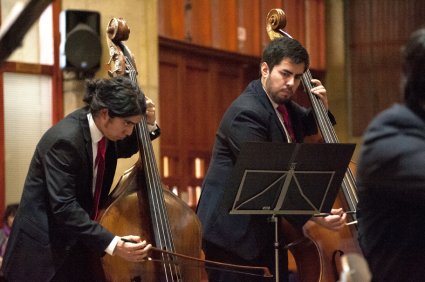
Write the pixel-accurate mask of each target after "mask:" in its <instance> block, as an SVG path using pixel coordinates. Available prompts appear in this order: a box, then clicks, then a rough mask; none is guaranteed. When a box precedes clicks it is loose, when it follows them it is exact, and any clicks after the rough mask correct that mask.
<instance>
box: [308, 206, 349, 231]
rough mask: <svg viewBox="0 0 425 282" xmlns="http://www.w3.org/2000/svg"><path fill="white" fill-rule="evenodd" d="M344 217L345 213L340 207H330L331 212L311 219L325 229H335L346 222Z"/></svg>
mask: <svg viewBox="0 0 425 282" xmlns="http://www.w3.org/2000/svg"><path fill="white" fill-rule="evenodd" d="M346 217H347V214H346V213H345V212H344V211H343V210H342V208H339V209H332V210H331V214H330V215H328V216H324V217H313V218H312V219H311V220H312V221H314V222H316V223H317V224H319V225H321V226H323V227H325V228H327V229H330V230H334V231H337V230H339V229H341V228H342V227H343V226H344V225H345V224H346Z"/></svg>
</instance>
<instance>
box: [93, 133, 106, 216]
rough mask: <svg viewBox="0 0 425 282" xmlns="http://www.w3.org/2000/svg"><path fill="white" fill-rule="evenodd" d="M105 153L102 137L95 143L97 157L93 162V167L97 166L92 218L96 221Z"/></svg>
mask: <svg viewBox="0 0 425 282" xmlns="http://www.w3.org/2000/svg"><path fill="white" fill-rule="evenodd" d="M105 152H106V139H105V137H102V139H100V141H99V142H98V143H97V156H96V161H95V162H94V165H95V167H96V166H97V176H96V184H95V190H94V203H93V206H94V216H93V219H95V220H96V219H97V216H98V210H99V200H100V194H101V192H102V184H103V174H104V172H105Z"/></svg>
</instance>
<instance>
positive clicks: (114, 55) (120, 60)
mask: <svg viewBox="0 0 425 282" xmlns="http://www.w3.org/2000/svg"><path fill="white" fill-rule="evenodd" d="M106 33H107V42H108V47H109V54H110V61H109V63H108V64H109V66H110V70H109V75H110V76H127V77H129V78H130V79H132V80H133V81H136V82H137V69H136V65H135V62H134V57H133V55H132V54H131V52H130V50H129V48H127V46H125V45H124V44H123V42H122V41H125V40H127V39H128V37H129V33H130V29H129V28H128V26H127V23H126V21H125V20H123V19H121V18H120V19H118V18H113V19H111V21H110V22H109V24H108V26H107V30H106ZM135 130H136V134H137V139H138V146H139V154H140V156H139V161H138V162H137V163H136V165H135V166H134V167H133V168H131V169H130V170H128V171H127V172H125V174H124V175H123V176H122V177H121V179H120V181H119V183H118V184H117V186H116V187H115V188H114V190H113V191H112V192H111V195H110V197H109V200H108V203H107V204H106V207H105V208H104V209H103V211H102V213H101V216H100V219H99V223H100V224H101V225H102V226H104V227H105V228H107V229H108V230H110V231H111V232H112V233H114V234H116V235H118V236H123V235H126V234H133V235H138V236H140V237H141V238H143V239H144V240H146V241H147V242H148V243H152V245H153V246H154V247H155V248H154V249H155V250H157V252H152V253H151V255H150V259H149V260H145V261H143V262H140V263H133V262H128V261H125V260H123V259H122V258H120V257H117V256H104V257H103V258H102V267H103V272H104V275H105V279H106V280H107V281H152V282H154V281H155V282H156V281H167V282H168V281H193V282H199V281H200V280H201V279H200V276H201V272H200V270H199V268H198V267H193V266H191V265H190V264H185V263H183V262H182V261H180V259H179V257H178V256H175V255H173V254H174V253H178V254H182V255H186V256H190V257H194V258H199V257H200V256H201V225H200V222H199V219H198V218H197V216H196V214H195V212H194V211H193V210H192V209H191V208H190V207H189V206H188V205H187V204H186V203H184V202H183V201H182V200H181V199H180V198H178V197H177V196H175V195H174V194H173V193H172V192H170V191H169V190H168V189H166V188H165V187H164V186H163V185H162V183H161V179H160V174H159V171H158V166H157V164H156V160H155V155H154V151H153V147H152V143H151V138H150V134H149V130H148V125H147V122H146V117H143V118H142V120H141V122H140V123H139V124H137V125H136V127H135Z"/></svg>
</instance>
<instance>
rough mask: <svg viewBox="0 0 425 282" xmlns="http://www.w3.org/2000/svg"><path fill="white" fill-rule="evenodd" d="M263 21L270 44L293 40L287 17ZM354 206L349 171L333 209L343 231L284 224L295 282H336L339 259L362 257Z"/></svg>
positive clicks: (316, 106) (324, 122)
mask: <svg viewBox="0 0 425 282" xmlns="http://www.w3.org/2000/svg"><path fill="white" fill-rule="evenodd" d="M266 21H267V22H266V30H267V33H268V35H269V37H270V39H271V40H273V39H275V38H278V37H282V36H287V37H289V38H292V37H291V36H290V35H289V34H288V33H286V32H285V31H284V30H283V29H284V28H285V26H286V15H285V13H284V12H283V10H281V9H272V10H270V11H269V13H268V15H267V20H266ZM311 79H312V76H311V73H310V71H309V70H308V69H307V70H306V71H305V72H304V74H303V76H302V79H301V80H302V83H303V85H304V88H305V92H306V93H307V95H308V98H309V100H310V102H311V107H312V109H313V112H314V116H315V118H316V123H317V126H318V128H319V131H320V133H321V136H322V138H323V141H324V142H325V143H339V141H338V137H337V135H336V133H335V130H334V128H333V126H332V123H331V121H330V120H329V117H328V114H327V109H326V107H325V106H324V105H323V103H322V101H321V100H320V99H319V98H318V97H316V96H315V95H314V94H312V93H311V89H312V88H313V87H314V86H313V85H312V83H311ZM357 202H358V198H357V188H356V183H355V178H354V176H353V173H352V171H351V168H350V167H349V168H348V169H347V172H346V173H345V176H344V179H343V182H342V185H341V191H340V193H339V195H338V197H337V199H336V201H335V203H334V207H335V208H339V207H342V208H343V209H344V210H346V211H348V212H346V213H347V221H348V222H349V223H347V224H346V226H345V227H344V228H342V230H339V231H338V232H335V231H330V230H327V229H325V228H320V227H318V226H317V225H316V224H314V223H311V222H308V223H307V224H306V225H305V226H304V227H303V230H299V229H296V228H294V227H292V226H291V225H290V224H289V223H288V222H285V221H283V223H282V227H283V228H282V229H283V232H284V236H285V238H286V240H288V241H289V242H292V243H289V244H288V245H287V249H289V250H290V252H291V253H292V254H293V257H294V260H295V263H296V267H297V270H298V271H297V274H298V281H308V282H311V281H321V282H334V281H337V280H339V273H340V272H341V271H340V270H341V260H340V257H341V256H342V255H343V254H344V253H350V252H354V253H359V254H361V249H360V246H359V244H358V241H357V218H356V208H357Z"/></svg>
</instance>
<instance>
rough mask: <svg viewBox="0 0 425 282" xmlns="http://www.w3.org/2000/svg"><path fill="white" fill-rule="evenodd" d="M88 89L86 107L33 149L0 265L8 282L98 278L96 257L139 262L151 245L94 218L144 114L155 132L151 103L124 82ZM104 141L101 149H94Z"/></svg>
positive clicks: (91, 83)
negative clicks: (117, 233)
mask: <svg viewBox="0 0 425 282" xmlns="http://www.w3.org/2000/svg"><path fill="white" fill-rule="evenodd" d="M86 88H87V92H86V95H85V97H84V101H85V102H86V103H87V106H86V107H84V108H81V109H78V110H76V111H74V112H73V113H71V114H69V115H68V116H67V117H65V118H64V119H63V120H62V121H60V122H59V123H57V124H56V125H54V126H53V127H52V128H50V129H49V130H48V131H47V132H46V133H45V134H44V135H43V137H42V138H41V140H40V141H39V143H38V145H37V147H36V150H35V153H34V155H33V158H32V161H31V164H30V167H29V170H28V175H27V178H26V181H25V185H24V190H23V194H22V198H21V201H20V206H19V210H18V212H17V215H16V218H15V221H14V225H13V229H12V232H11V235H10V239H9V243H8V246H7V249H6V254H5V257H4V261H3V269H2V270H3V272H4V275H5V277H6V279H7V281H99V278H98V276H96V273H95V271H94V269H93V268H92V267H93V263H92V258H93V254H95V256H96V258H97V259H99V258H100V257H101V256H102V255H104V254H105V252H106V253H107V255H116V256H120V257H122V258H124V259H126V260H128V261H131V262H139V261H142V260H143V259H144V258H146V256H147V253H148V251H149V249H150V248H151V245H150V244H148V243H147V242H145V241H144V240H143V238H140V237H139V236H132V235H130V234H129V235H128V236H124V237H123V238H125V239H128V240H131V241H132V243H126V242H124V241H123V240H122V238H121V237H118V236H115V235H114V234H112V233H111V232H109V231H108V230H106V229H105V228H103V227H102V226H101V225H100V224H99V223H98V222H97V221H96V218H95V217H96V216H95V215H96V213H97V212H98V209H96V206H100V207H101V206H102V204H104V203H105V202H106V200H107V196H108V192H109V188H110V186H111V183H112V180H113V176H114V173H115V168H116V163H117V159H118V158H124V157H130V156H132V155H133V154H134V153H136V152H137V150H138V145H137V144H138V143H137V141H136V135H135V130H134V127H135V125H136V124H137V123H138V122H140V121H141V119H142V118H143V115H145V113H146V118H147V123H148V125H149V124H151V125H152V128H151V129H152V132H151V137H152V136H153V137H152V138H154V137H155V136H157V135H158V134H159V131H158V130H159V128H157V126H156V125H155V106H154V104H153V103H152V102H148V103H147V102H146V99H145V96H144V94H143V92H142V90H141V89H140V88H139V86H138V85H137V83H135V82H133V81H131V80H130V79H127V78H124V77H116V78H111V79H99V80H92V81H88V82H87V85H86ZM103 138H106V139H103ZM102 139H103V140H106V142H105V143H103V142H104V141H102ZM101 142H102V144H104V145H102V147H104V146H105V147H106V148H105V150H106V151H103V152H102V151H98V149H99V148H98V147H99V146H100V145H99V144H101ZM103 154H104V160H105V166H104V173H103V184H102V185H101V186H99V187H100V189H101V191H100V190H99V192H101V193H100V194H99V195H100V198H99V201H98V202H96V201H95V199H96V197H95V195H96V191H95V190H96V189H95V187H96V183H97V182H99V183H102V180H100V179H97V177H96V176H97V174H101V172H100V164H99V165H98V164H97V161H96V159H98V157H100V156H99V155H102V156H103Z"/></svg>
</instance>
